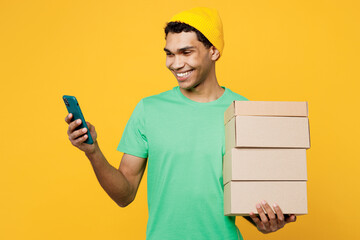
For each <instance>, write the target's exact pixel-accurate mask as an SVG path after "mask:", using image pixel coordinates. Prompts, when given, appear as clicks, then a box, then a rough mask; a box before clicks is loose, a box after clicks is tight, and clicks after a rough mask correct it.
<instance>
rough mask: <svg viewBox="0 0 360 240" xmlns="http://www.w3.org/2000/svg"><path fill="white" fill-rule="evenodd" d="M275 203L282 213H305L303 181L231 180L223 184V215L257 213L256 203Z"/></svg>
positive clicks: (304, 183) (305, 194) (306, 211)
mask: <svg viewBox="0 0 360 240" xmlns="http://www.w3.org/2000/svg"><path fill="white" fill-rule="evenodd" d="M262 200H265V201H267V202H268V203H269V205H270V206H271V207H272V206H273V204H274V203H277V204H278V205H279V207H280V208H281V210H282V212H283V213H284V214H296V215H302V214H307V213H308V210H307V193H306V182H305V181H231V182H228V183H227V184H226V185H225V186H224V214H225V216H247V215H249V214H250V212H254V213H255V214H256V213H258V212H257V210H256V204H257V203H260V202H261V201H262Z"/></svg>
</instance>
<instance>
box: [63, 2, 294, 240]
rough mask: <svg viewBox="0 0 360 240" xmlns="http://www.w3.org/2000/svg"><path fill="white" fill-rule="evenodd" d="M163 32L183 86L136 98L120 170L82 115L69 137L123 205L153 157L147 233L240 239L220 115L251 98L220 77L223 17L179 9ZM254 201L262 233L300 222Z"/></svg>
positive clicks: (202, 10) (121, 148) (169, 61)
mask: <svg viewBox="0 0 360 240" xmlns="http://www.w3.org/2000/svg"><path fill="white" fill-rule="evenodd" d="M165 35H166V36H165V39H166V46H165V48H164V51H165V52H166V66H167V68H168V69H169V70H170V71H171V72H172V73H173V74H174V76H175V78H176V79H177V82H178V85H179V86H176V87H174V88H173V89H172V90H169V91H166V92H163V93H160V94H158V95H154V96H150V97H146V98H143V99H142V100H141V101H140V102H139V103H138V104H137V106H136V107H135V110H134V111H133V113H132V115H131V117H130V119H129V121H128V123H127V125H126V127H125V130H124V133H123V136H122V138H121V141H120V143H119V146H118V148H117V150H119V151H121V152H124V155H123V157H122V160H121V164H120V167H119V169H118V170H117V169H115V168H114V167H112V166H111V165H110V164H109V163H108V162H107V160H106V159H105V157H104V155H103V154H102V152H101V150H100V148H99V145H98V143H97V141H96V136H97V135H96V131H95V128H94V126H92V125H91V124H90V123H87V124H88V126H89V130H90V134H91V135H92V137H93V139H94V144H92V145H89V144H85V143H83V142H84V141H85V140H86V138H87V135H86V129H82V130H77V131H74V129H75V128H76V127H77V126H78V125H79V124H80V122H71V117H72V116H71V115H69V116H67V117H66V119H65V120H66V122H67V123H69V128H68V135H69V139H70V141H71V143H72V144H73V145H75V146H76V147H78V148H79V149H81V150H82V151H84V152H85V153H86V156H87V157H88V158H89V160H90V162H91V164H92V166H93V168H94V171H95V174H96V176H97V178H98V180H99V182H100V184H101V186H102V187H103V188H104V190H105V191H106V192H107V193H108V195H109V196H110V197H111V198H112V199H113V200H114V201H115V202H116V203H117V204H118V205H119V206H121V207H125V206H127V205H128V204H130V203H131V202H132V201H133V200H134V198H135V196H136V192H137V189H138V186H139V183H140V181H141V178H142V176H143V173H144V170H145V166H146V163H148V179H147V184H148V188H147V189H148V208H149V219H148V225H147V230H146V236H147V239H149V240H153V239H156V240H157V239H160V240H163V239H181V240H184V239H196V240H200V239H219V240H220V239H242V236H241V234H240V232H239V231H238V229H237V227H236V225H235V217H228V216H224V209H223V180H222V157H223V155H224V154H225V147H224V124H223V116H224V111H225V110H226V108H227V107H228V106H229V105H230V104H231V102H232V101H234V100H247V99H246V98H245V97H243V96H241V95H239V94H236V93H234V92H232V91H231V90H230V89H228V88H225V87H222V86H220V85H219V84H218V81H217V78H216V73H215V63H216V61H217V60H218V59H219V58H220V57H221V55H222V51H223V46H224V39H223V30H222V23H221V19H220V17H219V15H218V13H217V11H216V10H213V9H208V8H194V9H191V10H188V11H184V12H181V13H179V14H177V15H175V16H174V17H173V18H172V19H171V20H170V21H169V23H168V24H167V26H166V28H165ZM84 134H85V135H84ZM82 135H83V136H82ZM255 204H256V203H254V205H255ZM256 207H257V210H258V212H259V217H260V218H259V217H257V216H255V214H253V213H252V214H251V215H250V217H251V218H247V219H248V220H249V221H250V222H252V223H253V224H254V225H255V226H256V227H257V228H258V229H259V231H261V232H263V233H268V232H273V231H276V230H278V229H279V228H282V227H283V226H284V224H285V223H286V222H292V221H295V216H294V215H292V216H290V217H289V218H287V219H284V215H283V214H282V212H281V210H280V208H279V206H275V207H274V210H275V212H274V211H273V210H272V209H271V207H270V206H269V205H268V204H267V203H266V202H262V203H261V204H256ZM264 210H266V212H267V214H265V213H264Z"/></svg>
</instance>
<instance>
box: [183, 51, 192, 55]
mask: <svg viewBox="0 0 360 240" xmlns="http://www.w3.org/2000/svg"><path fill="white" fill-rule="evenodd" d="M183 53H184V55H189V54H190V53H191V51H184V52H183Z"/></svg>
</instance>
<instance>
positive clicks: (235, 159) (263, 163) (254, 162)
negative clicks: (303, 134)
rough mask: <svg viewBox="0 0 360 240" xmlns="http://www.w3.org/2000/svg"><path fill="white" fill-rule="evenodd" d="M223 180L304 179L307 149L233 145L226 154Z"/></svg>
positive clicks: (305, 176) (226, 181)
mask: <svg viewBox="0 0 360 240" xmlns="http://www.w3.org/2000/svg"><path fill="white" fill-rule="evenodd" d="M223 166H224V167H223V182H224V185H225V184H226V183H228V182H229V181H234V180H235V181H236V180H241V181H249V180H270V181H271V180H283V181H306V180H307V171H306V149H269V148H232V149H230V150H229V151H228V152H226V153H225V156H224V162H223Z"/></svg>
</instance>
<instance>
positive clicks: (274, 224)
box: [261, 201, 278, 231]
mask: <svg viewBox="0 0 360 240" xmlns="http://www.w3.org/2000/svg"><path fill="white" fill-rule="evenodd" d="M261 204H262V207H263V208H264V209H265V211H266V212H267V215H268V217H269V220H270V230H271V231H276V230H277V226H278V224H277V221H276V216H275V213H274V211H273V210H272V209H271V207H270V205H269V204H268V203H267V202H266V201H262V202H261Z"/></svg>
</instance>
